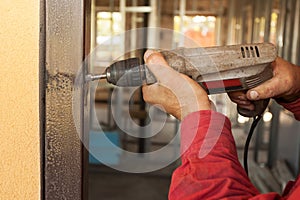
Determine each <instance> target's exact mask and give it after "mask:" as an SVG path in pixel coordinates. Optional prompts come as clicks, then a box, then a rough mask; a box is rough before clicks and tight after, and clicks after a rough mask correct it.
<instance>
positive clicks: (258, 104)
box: [237, 99, 270, 117]
mask: <svg viewBox="0 0 300 200" xmlns="http://www.w3.org/2000/svg"><path fill="white" fill-rule="evenodd" d="M269 101H270V99H262V100H258V101H253V102H252V103H253V104H254V106H255V109H254V110H248V109H245V108H240V107H237V111H238V113H239V114H240V115H243V116H244V117H255V116H259V115H262V114H263V113H264V111H265V110H266V108H267V106H268V104H269Z"/></svg>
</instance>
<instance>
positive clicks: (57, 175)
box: [40, 0, 91, 200]
mask: <svg viewBox="0 0 300 200" xmlns="http://www.w3.org/2000/svg"><path fill="white" fill-rule="evenodd" d="M90 8H91V5H90V0H88V1H83V0H81V1H77V0H69V1H60V0H41V8H40V17H41V18H40V63H41V64H40V73H41V75H40V78H41V79H40V80H41V83H40V88H41V100H42V105H41V108H40V109H41V110H40V111H41V130H42V132H41V138H42V141H41V152H42V161H43V163H42V167H41V168H42V176H41V177H42V178H41V179H42V180H41V199H49V200H50V199H51V200H52V199H74V200H77V199H78V200H79V199H87V190H88V184H87V180H88V178H87V166H88V153H87V151H86V149H85V148H84V146H83V144H82V142H81V139H80V138H83V139H84V140H86V139H88V138H86V137H87V136H86V135H88V134H84V133H88V131H89V122H88V121H89V101H87V100H88V96H89V90H88V87H87V86H86V85H85V83H84V84H83V86H82V87H80V89H79V90H80V91H79V92H80V94H81V95H79V96H80V97H79V98H78V103H79V110H80V111H79V112H78V113H79V114H78V116H72V115H73V112H72V100H73V98H72V95H70V93H72V89H71V88H72V87H73V86H74V81H75V78H76V76H77V74H78V70H80V68H81V66H82V63H83V60H84V58H85V55H87V54H88V52H89V50H90V49H89V45H90V44H89V43H90V39H89V38H90V32H89V31H90V27H89V24H90V21H89V19H90V17H89V15H90ZM87 70H88V69H87V68H85V69H84V70H83V73H81V76H82V79H83V80H84V77H85V73H87ZM70 90H71V91H70ZM74 118H76V119H78V122H76V123H77V124H78V125H79V129H78V125H77V126H76V124H75V122H74ZM76 127H77V128H76ZM78 132H79V133H78Z"/></svg>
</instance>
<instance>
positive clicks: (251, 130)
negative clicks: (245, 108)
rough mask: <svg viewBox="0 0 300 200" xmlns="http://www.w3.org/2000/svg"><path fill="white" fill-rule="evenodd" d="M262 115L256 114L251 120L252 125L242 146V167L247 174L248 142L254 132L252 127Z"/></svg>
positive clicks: (254, 126)
mask: <svg viewBox="0 0 300 200" xmlns="http://www.w3.org/2000/svg"><path fill="white" fill-rule="evenodd" d="M261 117H262V115H259V116H256V117H254V118H253V122H252V125H251V128H250V130H249V134H248V136H247V139H246V143H245V148H244V169H245V171H246V173H247V175H248V149H249V144H250V141H251V138H252V135H253V133H254V129H255V128H256V126H257V124H258V122H259V121H260V119H261Z"/></svg>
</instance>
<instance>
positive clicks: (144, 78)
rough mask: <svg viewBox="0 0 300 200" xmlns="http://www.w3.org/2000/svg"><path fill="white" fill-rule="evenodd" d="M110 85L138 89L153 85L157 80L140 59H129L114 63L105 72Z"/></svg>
mask: <svg viewBox="0 0 300 200" xmlns="http://www.w3.org/2000/svg"><path fill="white" fill-rule="evenodd" d="M105 74H106V79H107V81H108V82H109V83H112V84H114V85H117V86H120V87H136V86H142V85H145V84H152V83H155V82H156V79H155V77H154V75H153V74H152V72H151V71H149V70H148V68H147V66H146V65H143V64H140V60H139V58H129V59H126V60H121V61H117V62H115V63H113V64H112V65H110V66H109V67H108V68H106V71H105Z"/></svg>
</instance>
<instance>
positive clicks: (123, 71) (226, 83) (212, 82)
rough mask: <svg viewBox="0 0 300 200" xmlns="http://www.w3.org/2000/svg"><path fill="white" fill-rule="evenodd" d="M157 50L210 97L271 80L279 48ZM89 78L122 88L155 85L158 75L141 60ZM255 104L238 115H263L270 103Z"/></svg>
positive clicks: (257, 45) (267, 45)
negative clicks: (210, 95)
mask: <svg viewBox="0 0 300 200" xmlns="http://www.w3.org/2000/svg"><path fill="white" fill-rule="evenodd" d="M158 51H159V52H160V53H161V54H162V55H163V56H164V58H165V60H166V61H167V63H168V64H169V65H170V66H171V67H172V68H173V69H175V70H176V71H178V72H180V73H183V74H186V75H187V76H189V77H191V78H192V79H194V80H195V81H197V82H198V83H199V84H200V85H201V86H202V88H204V89H205V90H206V92H207V93H208V94H218V93H224V92H232V91H243V90H248V89H251V88H254V87H256V86H258V85H260V84H261V83H263V82H265V81H266V80H268V79H270V78H272V76H273V72H272V69H271V67H270V64H271V63H272V62H273V61H274V60H275V59H276V57H277V51H276V47H275V46H274V45H273V44H271V43H255V44H243V45H228V46H216V47H204V48H177V49H173V50H168V51H166V50H158ZM87 79H89V80H96V79H107V81H108V82H109V83H112V84H114V85H117V86H120V87H132V86H141V85H144V84H153V83H155V82H156V78H155V76H154V75H153V74H152V72H151V71H150V70H149V69H148V67H147V66H146V65H145V64H141V60H140V59H139V58H129V59H125V60H121V61H117V62H115V63H113V64H112V65H110V66H109V67H107V68H106V70H105V72H104V74H100V75H89V76H88V77H87ZM253 103H254V105H255V110H254V111H250V110H246V109H242V108H238V112H239V113H240V114H241V115H243V116H246V117H254V116H258V115H261V114H262V113H263V112H264V110H265V109H266V107H267V105H268V103H269V100H268V99H267V100H260V101H255V102H253Z"/></svg>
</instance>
